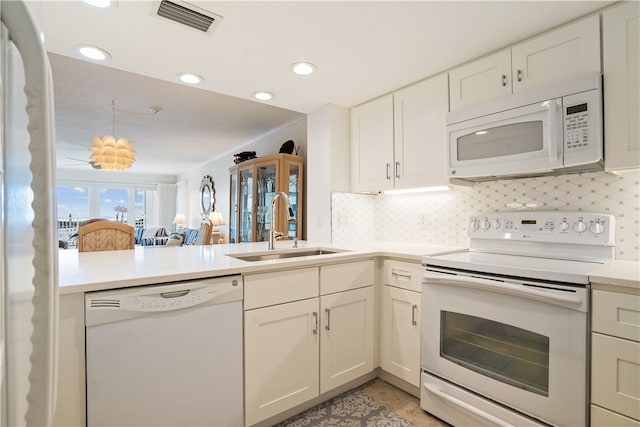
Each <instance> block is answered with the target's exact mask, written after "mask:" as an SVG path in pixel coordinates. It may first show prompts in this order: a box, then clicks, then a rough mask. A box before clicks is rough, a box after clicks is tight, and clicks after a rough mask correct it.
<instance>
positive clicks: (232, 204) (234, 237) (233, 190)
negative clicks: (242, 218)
mask: <svg viewBox="0 0 640 427" xmlns="http://www.w3.org/2000/svg"><path fill="white" fill-rule="evenodd" d="M229 243H238V172H232V173H231V175H229Z"/></svg>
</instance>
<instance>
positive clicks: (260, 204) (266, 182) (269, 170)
mask: <svg viewBox="0 0 640 427" xmlns="http://www.w3.org/2000/svg"><path fill="white" fill-rule="evenodd" d="M276 169H277V168H276V163H272V164H267V165H264V166H258V167H257V170H256V197H257V199H256V242H266V241H267V240H269V230H271V227H272V224H273V220H272V218H271V201H272V200H273V196H274V194H275V192H276V190H277V188H276V183H277V182H278V181H277V179H276V177H277V176H276ZM276 212H277V211H276ZM276 215H277V214H276ZM278 231H280V230H278Z"/></svg>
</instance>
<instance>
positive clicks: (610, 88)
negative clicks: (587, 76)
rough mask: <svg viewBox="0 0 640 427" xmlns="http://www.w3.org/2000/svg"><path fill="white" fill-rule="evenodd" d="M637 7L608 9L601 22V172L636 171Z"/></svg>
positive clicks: (639, 147)
mask: <svg viewBox="0 0 640 427" xmlns="http://www.w3.org/2000/svg"><path fill="white" fill-rule="evenodd" d="M639 15H640V3H638V2H636V1H632V2H629V3H624V4H622V5H620V6H616V7H614V8H612V9H608V10H606V11H605V12H604V14H603V21H602V29H603V30H602V32H603V34H602V46H603V47H602V54H603V64H604V105H605V109H604V133H605V134H604V140H605V169H606V170H608V171H610V170H621V169H630V168H638V167H640V135H639V133H640V124H638V117H640V108H639V107H638V96H639V94H640V84H639V81H640V80H639V79H640V77H639V75H640V17H639Z"/></svg>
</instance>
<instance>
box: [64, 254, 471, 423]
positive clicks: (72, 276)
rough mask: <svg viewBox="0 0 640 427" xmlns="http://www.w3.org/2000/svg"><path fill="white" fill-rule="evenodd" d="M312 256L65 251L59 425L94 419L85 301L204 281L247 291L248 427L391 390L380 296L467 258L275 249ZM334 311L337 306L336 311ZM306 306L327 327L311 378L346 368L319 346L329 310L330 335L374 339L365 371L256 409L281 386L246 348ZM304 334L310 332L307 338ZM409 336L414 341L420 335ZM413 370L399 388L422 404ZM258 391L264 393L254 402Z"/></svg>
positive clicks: (331, 377)
mask: <svg viewBox="0 0 640 427" xmlns="http://www.w3.org/2000/svg"><path fill="white" fill-rule="evenodd" d="M312 248H322V249H324V250H326V251H327V253H323V254H322V255H312V256H299V257H298V256H296V257H287V258H282V259H273V260H263V261H243V260H241V259H237V258H235V257H233V256H229V255H248V254H265V253H267V254H273V253H274V251H267V246H266V243H265V242H261V243H243V244H232V245H209V246H183V247H139V248H136V249H134V250H127V251H111V252H85V253H79V252H77V251H75V250H66V251H60V253H59V274H60V281H59V282H60V288H59V290H60V357H59V367H60V371H59V379H60V380H59V386H58V399H57V402H58V403H57V407H56V415H55V420H54V425H66V426H72V425H73V426H75V425H78V426H81V425H84V424H85V420H86V416H87V415H86V390H87V383H86V375H87V373H86V371H85V366H86V365H85V364H86V359H85V357H86V356H85V354H86V352H85V351H86V349H85V296H86V295H87V294H86V293H87V292H94V291H104V290H112V289H122V290H126V289H125V288H132V287H136V286H144V285H160V284H163V285H167V284H173V283H174V282H183V283H184V282H186V281H192V280H198V279H206V278H214V277H223V276H226V277H229V276H231V275H241V276H242V278H243V281H244V334H245V338H244V348H245V351H244V353H245V358H244V360H245V363H244V370H245V374H244V375H245V379H244V382H245V389H244V390H245V421H244V422H245V425H271V424H273V423H274V422H277V421H278V420H282V419H285V418H286V417H288V416H291V415H295V414H297V413H299V412H301V411H302V410H304V409H306V408H307V407H309V406H312V405H315V404H318V403H320V402H321V401H324V400H327V399H329V398H331V397H333V396H335V395H337V394H339V393H341V392H343V391H346V390H348V389H350V388H353V387H356V386H357V385H359V384H361V383H363V382H365V381H367V380H369V379H372V378H374V377H375V376H380V377H382V378H383V379H387V380H388V381H389V382H392V384H393V383H394V381H393V380H394V376H393V375H390V374H388V373H387V372H383V371H382V369H378V367H379V366H381V359H382V358H383V357H382V356H379V355H378V353H379V352H380V350H379V342H380V341H381V340H384V339H385V338H383V336H382V335H384V331H382V330H381V328H380V320H379V319H378V318H379V316H380V315H381V314H378V313H379V311H380V310H381V307H382V306H383V301H382V300H383V298H385V296H384V295H383V293H382V286H379V285H380V284H381V283H382V281H383V279H384V282H385V283H389V284H394V285H395V286H396V287H398V288H402V287H406V288H407V289H410V290H411V291H413V292H415V291H416V290H419V288H420V280H421V279H420V272H421V266H420V260H421V257H422V256H423V255H425V254H434V253H440V252H449V251H456V250H460V249H462V248H461V247H456V246H441V245H428V244H415V243H395V242H367V243H357V244H345V243H340V244H312V243H309V242H305V241H300V242H298V248H297V249H294V248H292V242H291V241H282V242H277V243H276V251H275V253H283V252H287V253H293V252H296V251H305V252H308V251H309V249H312ZM387 276H389V277H388V278H387ZM396 282H398V283H396ZM267 288H268V289H267ZM337 301H339V306H335V305H332V304H335V303H336V302H337ZM347 301H353V302H352V303H349V302H347ZM349 304H352V305H353V307H354V308H353V309H351V308H347V309H346V310H345V311H343V312H342V313H341V311H340V310H342V309H343V307H349ZM363 304H364V305H365V306H366V310H365V312H364V314H361V312H360V311H359V310H360V309H361V308H362V305H363ZM300 305H310V306H311V307H312V308H310V309H309V310H311V311H310V312H309V313H308V316H307V318H309V319H310V318H312V313H316V314H315V315H316V316H317V318H318V319H317V320H318V322H320V324H321V325H322V326H316V331H317V332H314V333H312V331H311V329H308V331H307V332H308V334H309V337H311V338H313V339H312V340H310V341H313V343H314V345H315V348H314V349H313V351H316V352H317V353H316V354H317V357H316V358H315V360H314V362H315V363H316V365H315V367H313V366H312V367H310V368H309V369H310V371H311V372H315V373H316V376H317V373H318V372H322V371H323V370H324V369H325V368H323V360H325V361H326V360H327V359H331V360H336V358H338V359H340V357H341V356H340V353H341V352H342V351H344V350H342V349H336V352H337V355H336V353H334V354H332V355H330V356H326V355H325V354H324V353H322V352H324V351H325V350H326V349H329V348H330V345H320V343H321V342H325V341H322V340H323V337H324V335H326V334H327V332H326V331H328V329H327V330H325V323H324V322H327V323H326V326H328V322H329V318H328V315H327V317H326V318H324V317H323V316H324V313H325V310H326V308H325V307H328V308H329V309H330V310H332V311H333V312H332V313H331V314H332V317H331V329H332V333H334V334H338V333H340V332H339V331H340V328H339V326H340V322H341V318H343V315H346V316H347V317H346V319H347V320H346V322H347V324H346V327H345V328H343V330H344V331H345V333H346V334H347V336H346V337H345V336H343V337H342V338H343V339H345V338H346V339H349V336H355V337H361V336H365V334H366V336H367V338H366V339H363V340H362V341H363V343H366V344H365V345H366V349H365V350H366V351H364V352H362V351H361V350H363V348H358V347H356V348H355V350H356V351H355V355H356V356H357V357H363V356H364V357H365V358H366V363H362V364H361V363H360V361H357V362H356V363H354V366H355V368H354V369H341V371H350V372H349V373H347V374H346V375H344V374H342V372H332V373H331V372H330V373H329V374H328V375H327V377H326V378H323V377H322V374H321V377H320V378H316V379H315V380H314V381H315V384H311V385H310V386H309V387H308V390H309V391H307V392H306V393H289V394H291V395H290V396H285V397H282V398H278V399H274V401H277V402H278V403H277V404H274V405H270V404H265V403H264V402H260V401H259V396H258V397H256V394H269V393H271V394H273V393H276V392H277V391H279V390H278V387H279V386H278V385H277V384H276V385H274V384H275V383H278V381H269V382H267V383H265V382H261V381H260V379H259V378H260V375H259V374H256V373H255V372H253V373H252V371H251V370H252V369H255V367H256V366H260V365H261V363H262V362H263V360H260V361H259V362H261V363H256V357H264V356H263V355H264V354H265V352H264V351H262V349H260V348H254V350H253V351H248V350H247V348H249V347H250V346H252V345H253V346H254V345H259V343H260V342H261V341H260V340H259V339H254V338H255V337H259V336H260V334H261V333H263V332H262V330H261V329H260V328H261V327H263V325H265V324H268V325H273V324H276V325H277V322H274V321H271V322H270V323H269V322H267V323H265V322H264V321H263V320H262V318H261V317H260V316H263V315H264V314H269V315H270V316H276V319H277V318H278V317H277V316H282V313H281V310H290V309H295V308H298V307H299V306H300ZM404 305H407V304H403V306H404ZM407 306H408V307H409V312H408V313H409V318H411V315H414V316H419V308H418V310H416V309H415V308H413V306H412V305H407ZM320 307H322V309H320ZM351 310H353V312H352V311H351ZM317 313H319V315H318V314H317ZM405 314H406V313H405ZM256 316H258V318H256ZM304 322H306V323H305V325H306V324H307V323H309V321H308V320H304ZM419 324H420V322H416V324H415V325H413V326H412V329H417V328H419ZM267 327H269V326H267ZM358 327H360V329H358ZM407 329H411V328H407ZM303 330H306V329H304V328H303ZM266 333H269V334H271V335H270V336H272V337H273V336H275V337H277V336H279V334H278V332H277V331H273V330H270V331H269V330H268V331H266ZM274 333H275V334H274ZM252 334H253V335H252ZM285 335H286V334H285ZM410 335H411V336H414V337H415V336H417V335H415V331H412V332H411V334H410ZM408 336H409V335H408ZM252 337H254V338H252ZM286 338H287V340H288V341H291V340H289V339H288V338H289V335H286ZM352 340H353V339H352ZM415 341H416V342H415V343H411V342H410V343H409V344H410V345H414V346H416V347H417V346H418V341H417V339H415ZM303 347H304V346H303ZM270 348H272V349H273V348H276V349H278V348H281V346H279V345H278V344H277V343H275V344H274V345H271V344H270ZM282 348H285V347H282ZM320 348H322V351H320ZM305 350H306V349H305ZM282 351H284V350H282ZM351 356H352V354H350V355H349V357H345V358H344V359H345V360H346V361H348V362H349V363H351V361H352V360H353V358H352V357H351ZM276 358H277V359H278V360H280V361H282V360H284V359H285V358H287V359H291V358H293V359H295V360H299V359H300V357H299V356H298V355H297V354H289V353H288V352H287V354H278V355H277V356H276ZM318 359H320V361H318ZM379 359H380V360H379ZM268 363H269V361H268V360H267V361H266V362H265V364H267V365H268ZM318 363H319V365H318ZM408 363H409V364H410V363H411V362H408ZM415 363H416V366H414V367H412V368H411V369H410V371H411V375H412V376H411V378H410V379H411V381H406V380H403V379H400V378H397V381H396V382H395V384H394V385H397V386H399V387H401V388H404V389H406V390H408V391H410V392H412V393H413V394H414V395H417V394H418V371H419V366H417V360H416V362H415ZM274 366H276V367H280V368H278V369H284V368H282V367H281V366H286V367H287V369H288V370H289V369H290V366H291V365H288V364H287V363H278V364H275V365H274ZM305 369H306V368H305ZM383 369H384V367H383ZM271 374H273V376H272V378H282V379H283V380H286V379H287V378H291V377H301V376H303V375H284V372H271ZM414 377H415V378H414ZM280 386H281V385H280ZM284 388H286V387H284ZM257 390H259V391H260V393H256V391H257ZM256 399H258V400H256Z"/></svg>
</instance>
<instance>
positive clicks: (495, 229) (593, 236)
mask: <svg viewBox="0 0 640 427" xmlns="http://www.w3.org/2000/svg"><path fill="white" fill-rule="evenodd" d="M614 231H615V217H614V216H613V215H606V214H598V213H587V212H538V211H531V212H525V211H522V212H496V213H489V214H482V215H474V216H472V217H470V218H469V223H468V229H467V234H468V236H469V237H471V238H473V239H499V240H520V241H535V242H555V243H581V244H594V245H603V244H604V245H607V244H613V242H614Z"/></svg>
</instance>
